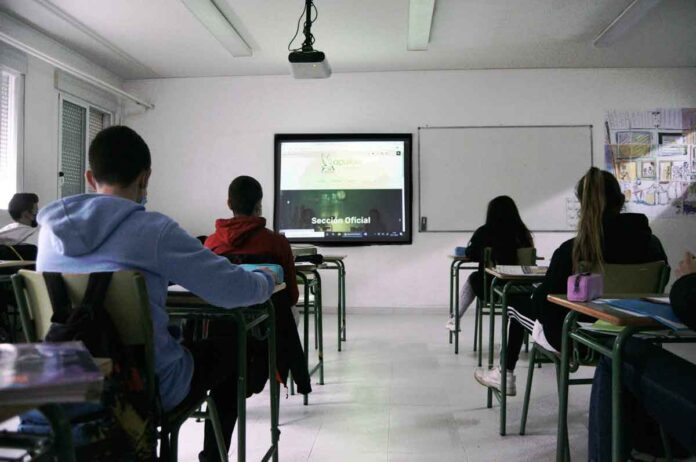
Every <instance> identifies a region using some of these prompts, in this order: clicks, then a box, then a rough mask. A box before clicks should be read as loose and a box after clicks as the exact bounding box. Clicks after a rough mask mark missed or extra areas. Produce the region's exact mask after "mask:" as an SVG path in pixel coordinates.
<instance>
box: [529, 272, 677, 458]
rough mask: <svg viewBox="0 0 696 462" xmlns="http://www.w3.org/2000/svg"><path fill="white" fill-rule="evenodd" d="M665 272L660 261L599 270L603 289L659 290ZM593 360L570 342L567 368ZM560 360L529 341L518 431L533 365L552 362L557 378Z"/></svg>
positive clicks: (584, 381)
mask: <svg viewBox="0 0 696 462" xmlns="http://www.w3.org/2000/svg"><path fill="white" fill-rule="evenodd" d="M581 266H582V265H581ZM669 273H670V268H669V266H668V265H667V263H665V262H664V261H656V262H650V263H640V264H605V265H604V271H603V274H604V293H607V294H620V293H662V292H663V291H664V290H665V287H666V286H667V281H668V280H669ZM540 356H541V357H540ZM597 360H598V358H597V355H596V354H594V352H591V353H588V354H583V353H582V352H581V350H580V349H578V348H577V345H573V348H572V359H571V362H570V372H571V373H573V372H577V371H578V369H579V368H580V366H591V367H592V366H595V365H596V363H597ZM560 361H561V360H560V357H559V356H558V355H557V354H556V353H554V352H551V351H549V350H547V349H545V348H543V347H541V346H539V345H538V344H536V343H534V344H533V345H532V350H531V352H530V354H529V370H528V372H527V384H526V386H525V392H524V404H523V407H522V418H521V422H520V435H524V434H525V432H526V426H527V415H528V412H529V400H530V394H531V391H532V381H533V378H534V366H535V365H536V364H538V363H542V362H544V363H552V364H554V365H555V367H556V379H557V380H558V374H559V367H560ZM569 384H570V385H590V384H592V379H591V378H581V379H571V380H570V381H569ZM566 447H567V446H566Z"/></svg>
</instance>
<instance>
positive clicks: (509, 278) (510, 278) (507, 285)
mask: <svg viewBox="0 0 696 462" xmlns="http://www.w3.org/2000/svg"><path fill="white" fill-rule="evenodd" d="M486 273H487V274H488V275H489V276H492V277H493V280H492V281H491V285H490V290H489V292H488V296H489V297H490V302H489V303H490V307H491V308H490V310H491V315H490V316H489V318H490V325H489V337H488V369H492V368H493V361H494V355H495V351H494V350H495V348H494V344H493V342H494V340H495V316H494V313H495V312H494V309H495V304H496V296H498V297H500V306H501V310H500V312H501V321H500V323H501V326H500V329H501V334H500V335H501V337H500V344H501V347H500V348H501V349H500V364H501V370H502V371H503V373H501V384H500V391H498V390H495V389H493V388H488V396H487V399H486V407H488V408H490V407H492V406H493V395H495V397H496V398H497V399H498V401H499V402H500V435H501V436H504V435H505V432H506V425H505V424H506V418H507V392H506V386H507V374H506V373H505V372H506V371H505V364H506V360H507V336H508V312H507V306H508V305H507V299H508V296H509V295H531V293H532V291H533V285H534V284H536V283H539V282H541V281H543V280H544V278H545V277H546V275H545V274H512V273H504V272H502V270H499V269H496V268H495V267H494V268H486Z"/></svg>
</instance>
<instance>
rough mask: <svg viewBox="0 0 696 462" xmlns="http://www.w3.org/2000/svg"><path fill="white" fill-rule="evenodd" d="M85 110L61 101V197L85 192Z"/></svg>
mask: <svg viewBox="0 0 696 462" xmlns="http://www.w3.org/2000/svg"><path fill="white" fill-rule="evenodd" d="M86 118H87V109H86V108H84V107H82V106H79V105H77V104H73V103H71V102H70V101H66V100H63V107H62V123H61V160H60V164H61V165H60V170H61V172H62V173H63V176H62V179H61V188H60V195H61V197H66V196H73V195H75V194H82V193H83V192H84V191H85V183H84V172H85V140H86V129H87V127H86Z"/></svg>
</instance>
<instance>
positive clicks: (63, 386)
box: [0, 342, 104, 405]
mask: <svg viewBox="0 0 696 462" xmlns="http://www.w3.org/2000/svg"><path fill="white" fill-rule="evenodd" d="M103 380H104V379H103V374H102V371H101V370H100V369H99V367H98V366H97V364H96V363H95V362H94V359H93V358H92V356H91V355H90V354H89V351H88V350H87V348H85V346H84V345H83V344H82V342H61V343H20V344H9V343H2V344H0V405H22V404H24V405H26V404H37V405H38V404H42V403H70V402H85V401H98V400H99V398H100V396H101V391H102V384H103Z"/></svg>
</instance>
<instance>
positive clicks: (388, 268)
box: [126, 69, 696, 314]
mask: <svg viewBox="0 0 696 462" xmlns="http://www.w3.org/2000/svg"><path fill="white" fill-rule="evenodd" d="M126 89H127V90H131V91H133V92H136V93H138V94H140V95H141V96H143V97H146V98H148V99H150V100H151V101H153V102H154V103H155V104H156V105H157V107H156V109H155V110H153V111H148V112H144V113H142V112H141V113H137V114H130V115H128V117H127V118H126V123H127V124H128V125H130V126H132V127H133V128H135V129H136V130H137V131H139V132H140V133H141V134H142V135H143V137H144V138H145V140H146V141H147V142H148V143H149V145H150V148H151V150H152V152H153V156H154V160H153V163H154V166H153V168H154V173H153V178H152V185H151V188H150V197H149V201H150V202H149V203H150V204H151V206H150V207H151V208H153V209H157V210H160V211H162V212H164V213H166V214H169V215H171V216H172V217H174V218H175V219H176V220H178V221H179V222H180V223H181V224H182V225H183V226H184V227H185V228H186V229H187V230H188V231H189V232H191V233H192V234H206V233H210V232H211V231H212V229H213V221H214V219H215V218H218V217H221V216H227V215H229V212H228V211H227V210H226V208H225V199H226V190H227V185H228V184H229V181H230V180H231V179H232V178H234V177H235V176H237V175H240V174H249V175H253V176H255V177H257V178H258V179H259V180H260V181H261V183H262V184H263V185H264V186H265V189H266V197H265V198H264V203H263V205H264V210H265V211H266V216H267V217H269V221H270V218H271V213H272V207H273V202H272V201H273V193H272V188H273V135H274V134H275V133H292V132H412V133H414V135H415V134H416V132H417V127H418V126H423V125H498V124H500V125H526V124H527V125H533V124H537V125H541V124H592V125H594V127H595V128H594V133H593V134H594V152H595V164H599V165H602V163H603V157H602V152H603V140H604V136H603V128H602V127H603V122H604V113H605V111H606V110H608V109H623V108H626V109H646V108H654V107H695V106H696V69H680V70H677V69H672V70H669V69H666V70H628V69H627V70H595V69H586V70H491V71H436V72H385V73H361V74H336V75H333V76H332V77H331V78H330V79H328V80H318V81H298V80H293V79H292V78H290V77H289V76H268V77H234V78H206V79H203V78H199V79H166V80H148V81H133V82H127V83H126ZM414 157H415V156H414ZM549 175H553V170H550V171H549ZM500 181H505V178H500ZM530 187H533V185H530ZM415 188H417V185H416V184H414V191H416V190H417V189H415ZM414 199H415V197H414ZM488 199H489V198H481V200H482V201H487V200H488ZM414 203H415V201H414ZM414 217H417V209H416V208H415V207H414ZM481 220H482V221H483V217H481ZM695 225H696V221H694V220H691V221H685V220H672V221H658V222H656V223H654V224H653V226H654V228H655V230H656V233H657V234H658V235H659V236H660V237H661V238H662V240H663V242H664V243H665V245H666V247H667V250H668V253H669V257H670V259H671V260H672V262H673V263H674V262H676V260H677V258H678V257H679V256H680V254H681V252H682V251H683V250H684V249H685V248H686V247H687V246H690V248H691V249H692V250H696V233H695V232H694V231H695V230H696V226H695ZM416 229H417V228H416V227H415V226H414V231H415V230H416ZM568 237H569V235H566V234H545V235H541V234H539V235H537V236H536V240H537V248H538V249H539V254H540V255H543V256H546V257H547V258H548V257H550V256H551V254H552V252H553V250H554V249H555V248H556V247H557V246H558V245H559V244H560V243H561V242H562V241H563V240H565V239H567V238H568ZM468 238H469V235H465V234H427V233H426V234H419V233H418V232H415V233H414V240H413V245H411V246H383V247H362V248H348V249H329V250H327V252H326V253H341V254H343V253H344V254H346V255H348V256H349V258H348V259H347V261H346V264H347V267H348V282H347V284H348V305H349V309H351V308H364V307H421V308H424V307H435V306H437V307H443V306H445V305H446V304H447V301H448V298H447V297H448V295H447V294H448V286H447V283H448V282H447V281H448V265H449V261H448V259H447V255H448V254H449V253H451V251H452V249H453V248H454V247H455V246H457V245H463V244H466V242H467V241H468ZM334 277H335V276H334ZM334 277H329V275H328V274H327V277H326V279H325V280H326V284H325V287H326V296H325V300H326V302H327V304H335V302H334V300H335V284H334V282H333V278H334ZM332 302H334V303H332ZM443 314H444V311H443Z"/></svg>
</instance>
